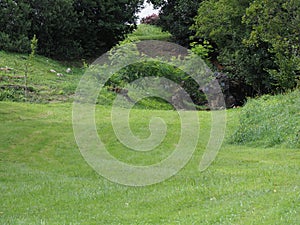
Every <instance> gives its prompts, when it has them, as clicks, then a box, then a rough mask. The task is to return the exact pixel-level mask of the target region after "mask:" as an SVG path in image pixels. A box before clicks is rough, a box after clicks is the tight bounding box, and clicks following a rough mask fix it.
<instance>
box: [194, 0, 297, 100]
mask: <svg viewBox="0 0 300 225" xmlns="http://www.w3.org/2000/svg"><path fill="white" fill-rule="evenodd" d="M299 15H300V2H299V1H297V0H289V1H285V0H273V1H268V0H256V1H253V0H218V1H217V0H206V1H204V2H202V3H201V4H200V7H199V9H198V15H197V16H196V17H195V23H194V25H193V26H192V29H193V30H194V31H195V32H196V36H197V37H199V38H204V39H207V40H212V41H213V42H215V43H216V44H217V49H218V52H219V57H218V60H219V62H220V63H221V64H223V65H224V68H225V70H226V71H227V72H229V73H230V74H231V75H232V76H233V77H238V78H240V79H242V80H245V81H246V82H247V83H248V84H250V85H251V86H252V87H253V88H254V89H255V91H256V92H257V93H258V94H263V93H270V92H271V93H274V92H278V91H282V90H288V89H291V88H293V87H295V85H296V78H297V76H299V71H300V70H299V69H300V61H299V60H300V54H299V49H300V45H299V37H300V21H299V20H300V17H299Z"/></svg>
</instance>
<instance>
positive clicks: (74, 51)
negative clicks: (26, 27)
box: [28, 0, 82, 58]
mask: <svg viewBox="0 0 300 225" xmlns="http://www.w3.org/2000/svg"><path fill="white" fill-rule="evenodd" d="M28 2H29V3H30V8H31V14H30V19H31V30H30V33H32V34H36V36H37V38H38V39H39V48H38V52H39V53H40V54H43V55H46V56H50V57H55V58H73V57H77V56H80V54H82V49H81V46H80V40H76V39H75V37H74V34H75V33H76V30H77V29H78V26H79V24H78V18H77V16H76V13H75V11H74V8H73V1H72V0H55V1H48V0H30V1H28Z"/></svg>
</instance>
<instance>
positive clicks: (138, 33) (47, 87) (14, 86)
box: [0, 24, 170, 108]
mask: <svg viewBox="0 0 300 225" xmlns="http://www.w3.org/2000/svg"><path fill="white" fill-rule="evenodd" d="M169 38H170V34H169V33H167V32H162V31H161V28H159V27H156V26H151V25H144V24H141V25H139V26H138V29H137V30H135V31H134V32H133V33H132V34H130V35H128V39H130V40H148V39H155V40H168V39H169ZM95 57H99V56H95ZM27 59H28V55H24V54H16V53H8V52H4V51H0V68H2V69H1V70H0V101H18V102H24V101H27V102H38V103H46V102H70V101H72V97H73V94H74V93H75V90H76V87H77V85H78V82H79V80H80V78H81V77H82V75H83V74H84V71H85V68H84V67H85V66H87V64H85V63H84V61H82V62H76V63H67V62H57V61H54V60H51V59H49V58H46V57H42V56H38V55H37V56H35V58H34V60H33V61H32V62H30V63H29V62H28V60H27ZM26 64H27V65H28V64H29V66H28V67H27V69H26ZM6 68H11V70H6ZM68 68H70V69H71V72H70V73H67V72H66V70H67V69H68ZM51 70H52V71H53V70H55V71H56V72H50V71H51ZM26 71H27V76H28V78H27V91H26V93H25V90H24V89H25V83H26V81H25V77H24V76H25V74H26ZM57 74H59V75H57ZM61 74H62V75H61ZM103 94H104V96H103V97H104V100H103V99H102V100H103V101H104V102H106V99H105V98H107V99H111V98H113V97H114V96H115V95H114V94H112V93H109V92H103ZM109 101H110V100H108V102H109ZM152 103H153V101H150V102H149V101H148V102H145V104H144V105H145V106H143V107H146V108H149V105H151V104H152ZM154 104H155V103H154ZM158 105H159V106H161V103H160V102H158ZM150 108H151V107H150Z"/></svg>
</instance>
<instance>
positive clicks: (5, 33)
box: [0, 0, 31, 52]
mask: <svg viewBox="0 0 300 225" xmlns="http://www.w3.org/2000/svg"><path fill="white" fill-rule="evenodd" d="M0 14H1V16H0V27H1V30H0V49H5V50H9V51H18V52H29V51H30V37H29V33H30V26H31V21H30V19H29V15H30V6H29V5H28V4H26V3H24V2H22V1H20V2H19V1H18V2H17V1H13V0H4V1H0Z"/></svg>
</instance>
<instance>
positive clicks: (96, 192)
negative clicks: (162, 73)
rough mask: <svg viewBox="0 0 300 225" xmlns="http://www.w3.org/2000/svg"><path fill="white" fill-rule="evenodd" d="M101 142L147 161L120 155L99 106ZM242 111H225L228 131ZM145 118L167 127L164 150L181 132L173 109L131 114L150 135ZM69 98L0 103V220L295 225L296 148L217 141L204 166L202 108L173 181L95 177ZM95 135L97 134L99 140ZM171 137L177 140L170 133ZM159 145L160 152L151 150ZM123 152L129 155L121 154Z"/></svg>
mask: <svg viewBox="0 0 300 225" xmlns="http://www.w3.org/2000/svg"><path fill="white" fill-rule="evenodd" d="M97 112H98V113H97V117H96V122H97V126H98V128H101V129H102V132H99V135H100V136H101V135H104V136H103V139H104V142H105V143H106V144H107V146H108V148H109V150H110V151H111V153H112V154H114V155H115V156H116V157H118V158H119V159H120V160H121V159H124V160H125V161H128V160H129V161H130V160H131V159H132V161H130V162H133V163H151V162H154V161H155V160H159V159H160V158H161V157H164V155H163V154H152V155H150V157H153V158H151V159H149V161H147V160H146V158H144V159H143V160H144V161H143V160H141V159H142V158H139V157H136V156H134V157H131V156H129V155H127V154H126V153H124V152H123V151H126V150H127V149H126V148H122V147H121V145H120V144H117V143H116V141H115V136H114V133H113V131H112V129H111V124H110V110H109V108H108V107H101V106H98V107H97ZM239 113H240V110H230V111H228V113H227V115H228V126H227V137H229V136H230V134H231V133H232V132H233V131H234V129H235V128H236V126H237V123H236V121H237V117H238V114H239ZM151 115H156V116H161V117H163V118H165V119H166V122H167V124H169V125H170V129H169V132H170V134H169V135H170V136H169V138H168V137H167V139H166V142H165V146H171V145H172V143H173V141H174V140H172V138H170V137H172V135H173V136H174V137H177V136H178V129H177V128H178V127H179V126H180V121H179V120H178V116H177V113H176V112H175V111H159V110H155V111H151V110H147V111H146V110H139V109H135V110H133V111H132V115H131V117H132V120H131V126H132V129H133V131H134V132H135V134H137V135H140V136H141V137H145V136H147V135H148V122H149V120H148V119H149V117H150V116H151ZM71 117H72V106H71V105H70V104H48V105H39V104H24V103H8V102H0V191H1V194H0V199H1V201H0V224H295V225H296V224H298V223H299V221H300V217H299V210H300V187H299V185H300V184H299V164H300V153H299V151H298V150H297V149H285V148H277V149H272V148H259V147H256V148H250V147H245V146H234V145H226V144H225V145H223V147H222V148H221V150H220V152H219V154H218V156H217V158H216V160H215V161H214V162H213V164H212V165H211V166H210V167H209V168H208V169H207V170H206V171H204V172H199V171H198V166H199V162H200V159H201V157H202V153H203V151H204V148H205V145H206V142H207V138H208V137H209V130H210V113H209V112H199V118H200V123H201V134H200V136H199V144H198V147H197V150H196V152H195V154H194V155H193V157H192V159H191V160H190V162H189V163H188V165H187V166H186V167H185V168H184V169H182V170H181V171H180V172H179V173H178V174H176V175H175V176H174V177H172V178H170V179H168V180H166V181H165V182H163V183H159V184H156V185H151V186H147V187H126V186H122V185H119V184H115V183H112V182H110V181H108V180H106V179H104V178H103V177H101V176H100V175H98V174H97V173H96V172H95V171H94V170H93V169H92V168H91V167H89V165H88V164H87V163H86V161H85V160H84V159H83V157H82V156H81V154H80V151H79V149H78V147H77V145H76V142H75V138H74V135H73V130H72V124H71ZM101 137H102V136H101ZM175 140H176V138H175ZM160 151H164V149H158V152H160ZM126 157H127V158H126Z"/></svg>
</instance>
